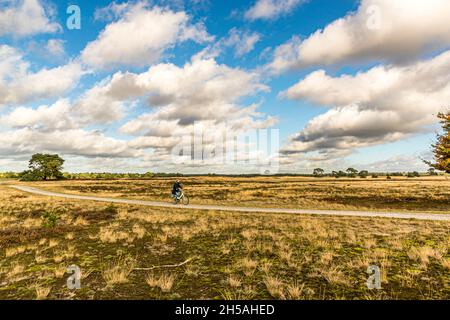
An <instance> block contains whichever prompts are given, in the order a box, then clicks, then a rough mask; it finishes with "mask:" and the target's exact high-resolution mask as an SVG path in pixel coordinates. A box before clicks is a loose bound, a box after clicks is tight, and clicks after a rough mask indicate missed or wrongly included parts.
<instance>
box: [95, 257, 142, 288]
mask: <svg viewBox="0 0 450 320" xmlns="http://www.w3.org/2000/svg"><path fill="white" fill-rule="evenodd" d="M135 266H136V260H135V259H133V258H128V257H126V258H124V257H120V258H118V259H117V260H116V261H114V262H112V263H109V264H107V266H106V267H105V268H104V269H103V270H102V276H103V279H104V280H105V281H106V283H107V284H108V285H114V284H119V283H125V282H128V276H129V275H130V273H131V272H132V271H133V269H134V267H135Z"/></svg>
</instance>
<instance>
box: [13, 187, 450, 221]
mask: <svg viewBox="0 0 450 320" xmlns="http://www.w3.org/2000/svg"><path fill="white" fill-rule="evenodd" d="M10 187H12V188H15V189H18V190H21V191H24V192H29V193H34V194H39V195H43V196H50V197H62V198H67V199H78V200H87V201H100V202H111V203H125V204H136V205H142V206H151V207H163V208H178V209H185V210H216V211H235V212H236V211H237V212H261V213H289V214H303V215H322V216H347V217H369V218H393V219H417V220H433V221H450V213H449V214H431V213H419V212H418V213H402V212H374V211H344V210H304V209H284V208H257V207H233V206H216V205H204V204H191V205H188V206H183V205H178V206H176V205H174V204H172V203H168V202H158V201H144V200H127V199H115V198H103V197H93V196H82V195H74V194H67V193H57V192H50V191H45V190H42V189H38V188H33V187H26V186H10Z"/></svg>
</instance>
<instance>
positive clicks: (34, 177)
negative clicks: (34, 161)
mask: <svg viewBox="0 0 450 320" xmlns="http://www.w3.org/2000/svg"><path fill="white" fill-rule="evenodd" d="M42 179H43V176H42V174H41V173H40V172H39V171H36V170H26V171H23V172H22V173H19V180H20V181H40V180H42Z"/></svg>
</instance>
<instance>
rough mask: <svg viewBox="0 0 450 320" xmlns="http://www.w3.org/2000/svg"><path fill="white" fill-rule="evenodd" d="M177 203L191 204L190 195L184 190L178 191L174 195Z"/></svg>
mask: <svg viewBox="0 0 450 320" xmlns="http://www.w3.org/2000/svg"><path fill="white" fill-rule="evenodd" d="M172 198H173V200H174V202H175V204H179V203H182V204H184V205H185V206H187V205H188V204H189V196H188V195H187V194H185V193H184V192H183V191H178V192H177V193H176V194H175V195H172Z"/></svg>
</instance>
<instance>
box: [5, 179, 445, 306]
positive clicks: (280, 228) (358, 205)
mask: <svg viewBox="0 0 450 320" xmlns="http://www.w3.org/2000/svg"><path fill="white" fill-rule="evenodd" d="M181 180H182V182H183V183H184V184H185V187H186V190H187V192H188V193H189V195H190V196H191V201H192V203H211V204H228V205H236V206H240V205H242V206H265V207H288V208H311V209H348V210H353V209H364V210H377V211H390V210H396V211H408V212H413V211H420V212H432V213H441V214H442V213H449V212H450V180H445V179H443V178H439V177H438V178H420V179H406V178H398V179H393V180H391V181H387V180H386V179H385V178H380V179H370V178H369V179H359V178H358V179H346V180H340V179H313V178H298V177H277V178H274V177H255V178H230V177H194V178H182V179H181ZM172 181H173V179H167V178H165V179H163V178H154V179H150V180H136V181H133V180H119V181H98V180H97V181H59V182H45V183H44V182H41V183H28V184H27V185H31V186H35V187H40V188H42V189H46V190H53V191H60V192H61V191H63V192H67V193H75V194H77V193H80V194H92V195H97V196H109V197H118V198H128V199H146V200H162V201H170V199H169V194H170V187H171V182H172ZM8 183H11V184H12V183H13V184H19V183H18V182H16V181H13V182H12V181H6V182H3V184H1V185H0V257H1V260H0V299H450V252H449V245H450V223H449V222H436V221H416V220H393V219H384V218H364V217H362V218H354V217H352V218H350V217H325V216H298V215H288V214H258V213H231V212H220V211H195V210H189V211H185V210H183V209H182V208H177V207H175V206H174V208H173V209H163V208H151V207H141V206H135V205H109V204H107V203H97V202H90V201H79V200H68V199H62V198H49V197H45V196H36V195H31V194H27V193H23V192H20V191H17V190H14V189H11V188H9V187H7V186H6V184H8ZM73 264H74V265H77V266H79V267H80V268H81V272H82V278H81V289H79V290H69V289H68V288H67V285H66V281H67V278H68V277H69V276H70V275H69V274H68V273H66V269H67V267H68V266H69V265H73ZM369 265H377V266H379V267H380V268H381V276H382V289H381V290H376V289H375V290H369V289H368V288H367V286H366V280H367V278H368V274H367V273H366V271H367V268H368V266H369Z"/></svg>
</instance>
